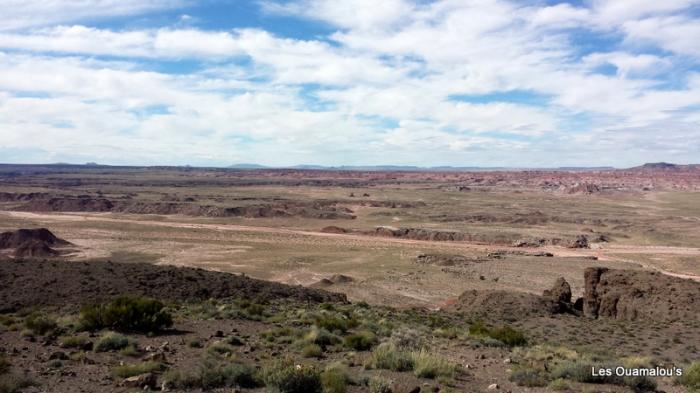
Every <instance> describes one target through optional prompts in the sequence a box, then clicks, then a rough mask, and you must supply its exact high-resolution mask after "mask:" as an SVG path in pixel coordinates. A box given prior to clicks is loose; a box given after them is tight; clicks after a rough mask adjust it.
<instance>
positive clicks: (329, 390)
mask: <svg viewBox="0 0 700 393" xmlns="http://www.w3.org/2000/svg"><path fill="white" fill-rule="evenodd" d="M348 382H349V378H348V375H347V371H346V370H345V368H344V367H341V366H333V365H331V366H329V367H326V369H325V370H324V371H323V372H322V373H321V385H322V386H323V393H345V392H346V391H347V385H348Z"/></svg>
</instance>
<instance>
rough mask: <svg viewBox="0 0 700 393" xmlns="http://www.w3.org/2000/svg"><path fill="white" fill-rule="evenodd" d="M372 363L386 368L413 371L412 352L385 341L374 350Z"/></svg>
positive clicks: (380, 367)
mask: <svg viewBox="0 0 700 393" xmlns="http://www.w3.org/2000/svg"><path fill="white" fill-rule="evenodd" d="M370 365H371V366H372V367H374V368H378V369H384V370H392V371H411V370H413V359H412V357H411V354H410V353H408V352H406V351H402V350H400V349H398V348H397V347H396V346H395V345H394V344H391V343H383V344H380V345H379V346H377V347H376V348H374V350H373V351H372V356H371V357H370Z"/></svg>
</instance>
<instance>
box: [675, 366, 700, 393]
mask: <svg viewBox="0 0 700 393" xmlns="http://www.w3.org/2000/svg"><path fill="white" fill-rule="evenodd" d="M676 382H678V383H679V384H681V385H683V386H685V387H686V388H688V389H689V390H691V391H695V392H700V361H697V362H693V363H692V364H690V365H689V366H688V367H686V368H685V369H683V375H682V376H680V377H678V378H676Z"/></svg>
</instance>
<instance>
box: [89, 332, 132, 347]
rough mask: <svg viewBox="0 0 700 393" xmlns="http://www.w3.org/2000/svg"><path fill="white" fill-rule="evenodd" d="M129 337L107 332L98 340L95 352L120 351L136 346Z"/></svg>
mask: <svg viewBox="0 0 700 393" xmlns="http://www.w3.org/2000/svg"><path fill="white" fill-rule="evenodd" d="M134 344H135V343H133V342H132V341H131V340H129V338H128V337H126V336H124V335H121V334H119V333H115V332H107V333H105V334H103V335H102V337H100V339H99V340H97V343H96V344H95V352H108V351H118V350H120V349H124V348H126V347H127V346H129V345H134Z"/></svg>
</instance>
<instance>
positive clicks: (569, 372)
mask: <svg viewBox="0 0 700 393" xmlns="http://www.w3.org/2000/svg"><path fill="white" fill-rule="evenodd" d="M617 366H618V365H616V364H601V363H598V364H596V363H595V362H591V361H587V360H569V361H564V362H562V363H560V364H559V365H557V366H556V367H555V368H554V370H553V371H552V377H553V378H564V379H569V380H572V381H576V382H583V383H609V384H615V385H622V384H623V383H622V382H623V381H622V378H621V377H618V376H616V375H611V376H602V375H593V373H592V372H591V370H592V368H593V367H595V368H596V369H598V368H601V367H604V368H613V369H614V368H615V367H617Z"/></svg>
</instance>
